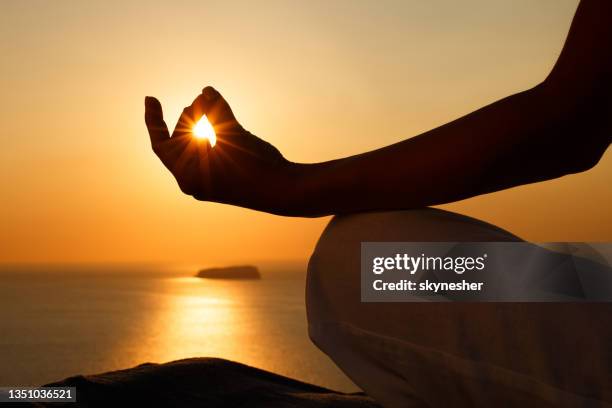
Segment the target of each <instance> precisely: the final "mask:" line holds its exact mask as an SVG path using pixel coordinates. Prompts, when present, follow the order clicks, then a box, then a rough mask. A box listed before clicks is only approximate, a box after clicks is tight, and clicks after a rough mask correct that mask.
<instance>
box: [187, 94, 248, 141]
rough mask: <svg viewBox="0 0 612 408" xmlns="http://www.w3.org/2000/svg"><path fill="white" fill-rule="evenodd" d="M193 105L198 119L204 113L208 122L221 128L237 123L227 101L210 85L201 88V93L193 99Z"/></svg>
mask: <svg viewBox="0 0 612 408" xmlns="http://www.w3.org/2000/svg"><path fill="white" fill-rule="evenodd" d="M193 106H194V113H195V114H197V115H198V119H199V117H201V116H202V115H206V117H207V118H208V120H209V121H210V123H211V124H212V125H213V126H215V127H218V128H220V129H221V130H222V129H223V128H226V127H229V126H235V125H237V124H238V121H237V120H236V117H235V116H234V112H232V108H231V107H230V106H229V103H227V101H226V100H225V98H223V96H222V95H221V94H220V93H219V92H218V91H217V90H216V89H215V88H213V87H212V86H207V87H206V88H204V89H203V90H202V93H201V94H200V95H198V97H197V98H196V99H195V101H194V103H193Z"/></svg>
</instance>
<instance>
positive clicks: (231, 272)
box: [196, 265, 261, 280]
mask: <svg viewBox="0 0 612 408" xmlns="http://www.w3.org/2000/svg"><path fill="white" fill-rule="evenodd" d="M196 276H197V277H198V278H206V279H240V280H244V279H251V280H254V279H261V274H260V273H259V270H258V269H257V267H256V266H252V265H241V266H227V267H224V268H206V269H201V270H200V271H199V272H198V274H197V275H196Z"/></svg>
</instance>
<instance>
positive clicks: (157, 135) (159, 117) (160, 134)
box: [145, 96, 170, 148]
mask: <svg viewBox="0 0 612 408" xmlns="http://www.w3.org/2000/svg"><path fill="white" fill-rule="evenodd" d="M145 123H146V124H147V129H148V130H149V136H150V137H151V144H152V145H153V148H155V147H156V146H157V145H159V143H161V142H163V141H164V140H167V139H168V138H169V137H170V133H169V132H168V126H166V122H164V114H163V111H162V106H161V103H159V101H158V100H157V99H155V98H153V97H152V96H147V97H146V98H145Z"/></svg>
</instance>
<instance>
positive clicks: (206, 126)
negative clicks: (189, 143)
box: [193, 115, 217, 146]
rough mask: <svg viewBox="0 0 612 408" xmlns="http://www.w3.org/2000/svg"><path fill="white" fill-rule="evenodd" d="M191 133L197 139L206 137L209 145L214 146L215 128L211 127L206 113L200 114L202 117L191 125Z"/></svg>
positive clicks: (215, 140)
mask: <svg viewBox="0 0 612 408" xmlns="http://www.w3.org/2000/svg"><path fill="white" fill-rule="evenodd" d="M193 135H194V136H195V137H197V138H198V139H208V141H209V142H210V145H211V146H214V145H215V144H216V143H217V135H216V134H215V129H213V127H212V125H211V124H210V122H209V121H208V118H207V117H206V115H204V116H202V119H200V120H199V121H198V123H196V124H195V126H194V127H193Z"/></svg>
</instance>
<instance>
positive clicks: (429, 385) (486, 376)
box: [306, 209, 612, 407]
mask: <svg viewBox="0 0 612 408" xmlns="http://www.w3.org/2000/svg"><path fill="white" fill-rule="evenodd" d="M516 240H518V238H517V237H515V236H514V235H512V234H510V233H508V232H506V231H503V230H501V229H499V228H497V227H495V226H492V225H489V224H486V223H483V222H480V221H478V220H474V219H471V218H468V217H464V216H461V215H458V214H453V213H449V212H445V211H440V210H434V209H423V210H414V211H405V212H389V213H366V214H358V215H349V216H344V217H336V218H334V219H333V220H332V221H331V223H330V224H329V226H328V227H327V229H326V230H325V231H324V233H323V235H322V236H321V238H320V240H319V243H318V244H317V247H316V249H315V252H314V254H313V256H312V257H311V259H310V264H309V270H308V285H307V294H306V301H307V311H308V322H309V333H310V336H311V338H312V340H313V341H314V342H315V344H317V346H318V347H319V348H321V349H322V350H323V351H324V352H325V353H327V354H328V355H329V356H330V357H331V358H332V359H333V360H334V361H335V362H336V364H338V366H339V367H340V368H341V369H343V370H344V371H345V373H346V374H347V375H348V376H349V377H351V378H352V379H353V381H355V383H356V384H358V385H359V386H360V387H362V388H363V389H364V391H366V392H367V393H369V394H370V395H371V396H372V397H374V398H375V399H377V400H378V401H379V402H380V403H381V404H383V405H384V406H388V407H394V406H410V404H413V405H414V404H418V403H419V402H420V403H421V404H423V406H474V405H478V406H494V405H500V404H505V405H507V406H515V405H520V404H522V405H523V406H525V405H528V406H533V405H537V406H564V404H565V405H566V406H584V405H589V404H592V403H593V400H604V401H608V402H610V401H612V387H611V386H610V385H605V384H610V378H609V372H610V368H611V362H610V359H609V357H608V358H607V359H606V356H609V355H610V346H609V344H611V342H610V334H612V333H610V330H609V329H608V323H607V321H606V318H605V316H609V313H610V312H611V311H612V307H610V306H609V304H606V303H600V304H593V303H592V304H581V303H573V304H566V303H551V304H543V303H361V302H360V287H359V284H360V283H359V282H360V280H359V262H360V256H359V252H360V243H361V242H362V241H516ZM607 333H610V334H607ZM606 334H607V335H606ZM580 350H589V353H588V354H585V353H582V352H580ZM602 384H604V385H602ZM596 405H597V403H596ZM414 406H418V405H414Z"/></svg>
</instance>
